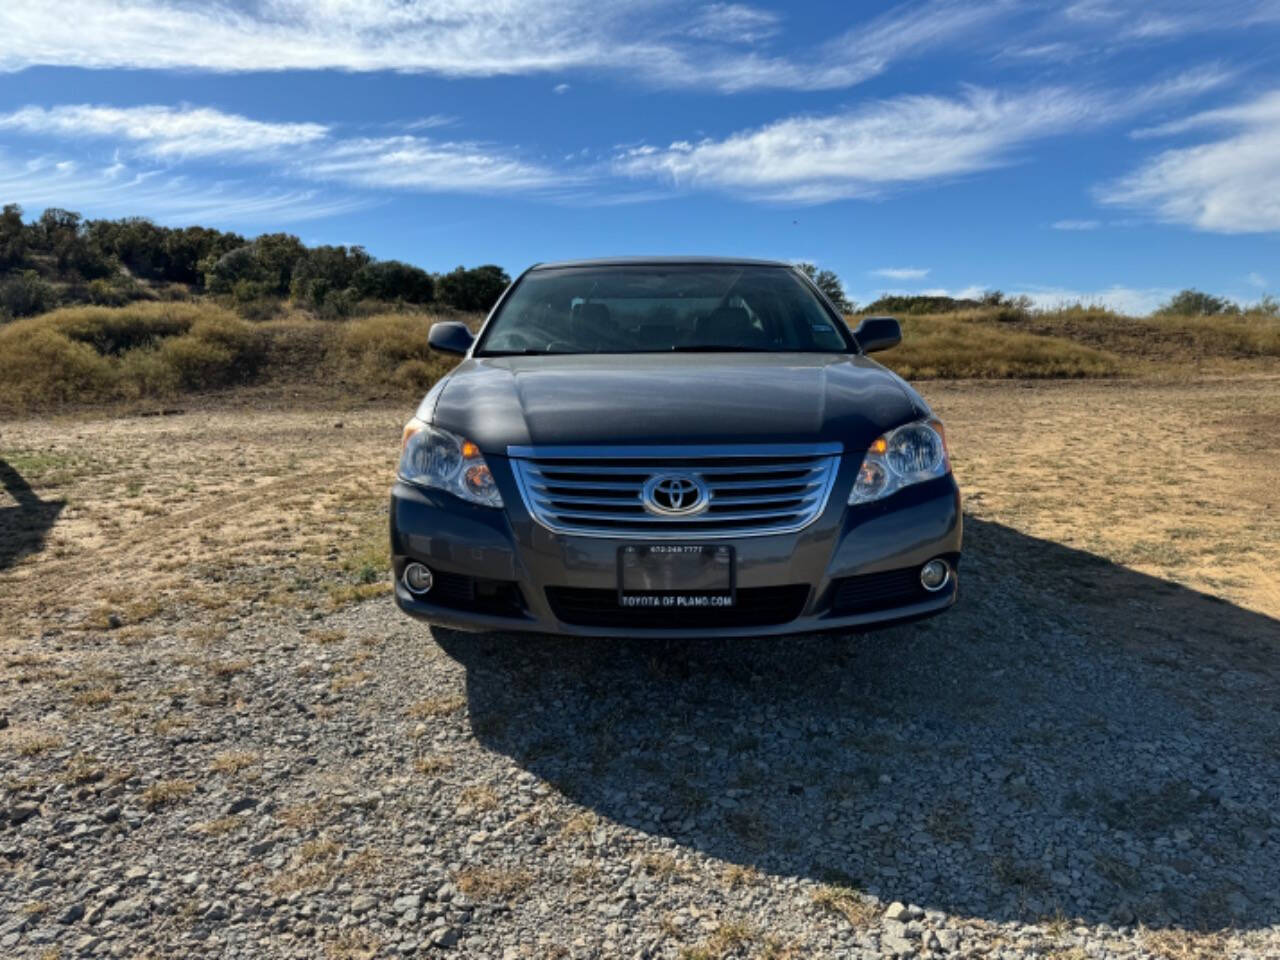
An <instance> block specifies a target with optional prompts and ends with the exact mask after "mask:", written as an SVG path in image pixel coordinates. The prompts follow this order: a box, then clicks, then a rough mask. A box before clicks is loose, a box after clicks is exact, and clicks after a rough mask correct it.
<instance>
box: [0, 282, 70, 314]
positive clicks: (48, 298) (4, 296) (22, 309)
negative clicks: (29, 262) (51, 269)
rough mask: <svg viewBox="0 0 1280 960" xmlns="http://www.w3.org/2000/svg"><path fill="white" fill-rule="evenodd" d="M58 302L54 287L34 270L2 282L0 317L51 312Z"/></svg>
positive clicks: (0, 289)
mask: <svg viewBox="0 0 1280 960" xmlns="http://www.w3.org/2000/svg"><path fill="white" fill-rule="evenodd" d="M57 302H58V296H57V294H56V293H55V292H54V289H53V287H52V286H50V285H49V284H47V283H45V281H43V280H41V279H40V275H39V274H38V273H36V272H35V271H34V270H24V271H22V272H21V273H19V274H16V275H12V276H8V277H5V278H4V279H3V280H0V316H8V317H29V316H33V315H34V314H37V313H43V312H44V311H46V310H51V309H52V308H53V306H54V304H56V303H57Z"/></svg>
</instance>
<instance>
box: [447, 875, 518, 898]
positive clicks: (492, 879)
mask: <svg viewBox="0 0 1280 960" xmlns="http://www.w3.org/2000/svg"><path fill="white" fill-rule="evenodd" d="M456 882H457V884H458V889H459V890H461V891H462V892H463V893H465V894H466V895H467V896H469V897H474V898H475V899H477V900H513V899H515V898H516V897H517V896H519V895H520V894H521V893H523V892H524V891H525V890H527V889H528V888H529V887H530V886H531V885H532V884H533V874H531V873H530V872H529V871H527V870H512V869H506V868H501V867H468V868H466V869H463V870H461V871H459V873H458V876H457V878H456Z"/></svg>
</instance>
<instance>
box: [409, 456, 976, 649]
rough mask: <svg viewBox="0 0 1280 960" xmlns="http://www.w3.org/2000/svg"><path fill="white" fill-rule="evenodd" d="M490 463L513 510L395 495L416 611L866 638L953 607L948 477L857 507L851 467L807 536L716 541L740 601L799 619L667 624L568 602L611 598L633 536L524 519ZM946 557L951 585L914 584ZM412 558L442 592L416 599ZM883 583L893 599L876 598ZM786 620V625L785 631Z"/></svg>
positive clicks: (640, 630)
mask: <svg viewBox="0 0 1280 960" xmlns="http://www.w3.org/2000/svg"><path fill="white" fill-rule="evenodd" d="M495 461H496V462H495ZM490 467H491V469H493V471H494V476H495V479H496V480H497V481H498V485H499V489H500V490H501V493H502V495H503V500H504V502H505V503H506V507H505V509H502V510H495V509H492V508H487V507H479V506H473V505H471V504H469V503H466V502H464V501H462V500H459V499H457V498H456V497H453V496H451V495H449V494H445V493H441V492H438V491H433V490H424V489H422V488H420V487H416V486H412V485H410V484H406V483H403V482H398V483H397V484H396V485H395V487H394V488H393V490H392V493H391V554H392V566H393V570H394V576H395V598H396V603H397V605H398V606H399V607H400V609H401V610H403V611H404V612H405V613H407V614H410V615H411V616H414V617H418V618H420V619H423V620H426V621H428V622H430V623H434V624H439V625H441V626H448V627H453V628H456V629H460V630H483V631H501V632H510V631H528V632H535V633H553V634H566V635H573V636H591V637H673V636H680V637H741V636H782V635H787V634H794V633H809V632H820V631H857V630H861V629H867V628H871V627H879V626H886V625H888V624H891V623H899V622H902V621H906V620H915V619H919V618H922V617H928V616H932V615H934V614H937V613H941V612H942V611H944V610H946V609H947V608H948V607H950V606H951V605H952V604H953V603H955V601H956V596H957V590H958V576H957V573H956V572H955V571H956V568H957V565H958V561H959V557H960V545H961V526H962V519H961V511H960V494H959V490H958V489H957V487H956V484H955V481H954V479H953V478H952V477H951V476H950V475H948V476H946V477H942V478H939V479H937V480H932V481H929V482H928V483H923V484H918V485H916V486H913V487H908V488H906V489H905V490H902V491H900V492H899V493H897V494H895V495H893V496H892V497H889V498H887V499H886V500H883V501H881V502H879V503H874V504H866V505H863V506H857V507H849V506H846V505H845V501H846V500H847V498H848V492H849V485H850V484H851V483H852V477H851V474H852V470H853V469H856V465H854V467H849V466H848V465H847V464H846V465H845V466H844V467H842V468H841V472H840V476H839V477H838V479H837V481H836V484H835V486H834V488H833V490H832V495H831V498H830V500H829V501H828V503H827V507H826V509H825V511H824V512H823V514H822V515H821V516H820V517H819V518H818V520H817V521H815V522H814V523H813V524H811V525H810V526H808V527H806V528H805V529H804V530H801V531H799V532H797V533H791V534H777V535H767V536H747V537H740V538H734V539H730V540H727V541H718V542H727V543H731V544H732V545H733V546H734V548H735V551H736V557H737V587H738V591H739V596H740V598H742V597H751V596H759V597H766V596H771V595H772V594H770V588H772V589H773V590H774V592H777V590H778V588H780V587H782V586H784V585H786V586H789V587H790V588H791V589H790V591H789V593H788V596H789V597H791V598H793V599H794V610H792V609H791V608H787V609H785V610H783V609H782V608H781V607H773V608H770V609H771V610H773V611H774V615H773V616H771V617H768V618H765V619H766V620H768V621H769V622H757V623H751V622H745V621H744V618H746V619H748V620H749V615H748V613H747V611H746V610H745V608H744V609H742V610H739V611H737V612H736V613H731V612H725V614H724V615H723V616H719V615H716V614H708V612H707V611H699V614H698V615H697V616H691V617H685V616H683V615H682V614H680V613H679V612H675V611H667V612H665V614H664V616H663V617H662V618H661V622H657V621H655V618H654V617H652V616H651V617H648V618H644V617H639V618H637V617H619V616H617V613H616V611H615V612H614V615H613V616H608V615H603V616H601V617H599V618H596V619H593V618H592V617H591V616H590V615H588V616H585V617H584V616H583V615H582V609H583V608H582V607H581V606H580V605H577V606H575V605H567V604H566V602H565V601H564V599H563V598H564V596H565V594H574V595H576V596H582V595H586V596H589V597H596V598H605V597H606V596H607V594H606V591H610V592H611V591H615V590H616V587H617V552H618V548H619V547H620V546H622V545H624V544H626V543H628V542H634V540H628V539H625V538H603V537H582V536H571V535H563V534H556V533H552V532H551V531H549V530H547V529H546V528H544V527H542V526H540V525H539V524H537V523H535V522H534V521H533V519H532V518H531V517H530V516H529V514H528V513H527V511H526V510H525V508H524V504H523V502H522V501H521V499H520V495H519V493H518V491H517V490H516V489H515V486H514V481H513V480H512V478H511V474H510V468H509V467H508V465H507V463H505V462H503V458H491V459H490ZM690 542H695V543H696V542H698V538H697V537H696V536H694V537H691V538H690ZM935 557H944V558H946V559H947V560H948V561H949V562H950V564H951V566H952V569H953V575H952V577H951V579H950V581H949V582H948V583H947V585H946V586H945V587H944V588H943V589H942V590H940V591H938V592H937V593H931V594H930V593H925V592H924V591H922V590H916V591H915V592H912V591H910V590H907V589H903V586H904V584H906V585H908V586H909V581H910V577H911V572H912V571H918V569H919V568H920V566H921V565H923V564H924V563H925V562H927V561H928V560H931V559H933V558H935ZM412 561H417V562H420V563H424V564H426V565H427V566H428V567H430V568H431V569H432V571H433V572H434V573H436V574H437V582H438V583H439V584H440V586H439V587H433V589H432V590H431V591H430V592H428V594H426V595H425V596H423V597H416V596H414V595H413V594H411V593H409V591H408V590H407V589H405V587H404V584H403V583H402V582H401V579H400V577H401V574H402V572H403V570H404V567H405V565H406V564H408V563H410V562H412ZM895 571H896V572H897V573H894V572H895ZM899 574H901V575H905V577H906V579H905V580H904V579H903V576H899ZM851 578H857V579H856V580H854V579H851ZM881 584H883V589H884V590H885V591H887V592H884V593H882V594H877V591H878V590H881V589H882V588H881V586H880V585H881ZM477 585H478V586H477ZM565 588H569V589H565ZM850 588H852V589H850ZM750 591H754V592H750ZM851 597H854V598H855V601H854V602H850V598H851ZM878 597H879V599H881V600H883V602H881V603H877V602H876V601H877V598H878ZM788 602H790V601H788ZM740 606H741V604H740ZM779 610H782V612H778V611H779ZM792 613H794V615H792ZM779 617H782V618H784V619H782V620H781V622H777V621H778V619H779ZM573 621H577V622H573Z"/></svg>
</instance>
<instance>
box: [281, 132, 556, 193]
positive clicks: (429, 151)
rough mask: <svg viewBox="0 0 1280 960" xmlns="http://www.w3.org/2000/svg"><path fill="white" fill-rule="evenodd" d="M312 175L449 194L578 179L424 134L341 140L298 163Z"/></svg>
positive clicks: (301, 170)
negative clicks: (429, 137)
mask: <svg viewBox="0 0 1280 960" xmlns="http://www.w3.org/2000/svg"><path fill="white" fill-rule="evenodd" d="M296 169H297V170H298V172H299V173H301V174H302V175H303V176H305V177H307V178H309V179H313V180H330V181H340V182H343V183H348V184H353V185H356V186H361V187H372V188H376V189H408V190H422V191H427V192H447V193H507V192H513V191H529V190H546V189H550V188H556V189H563V188H565V187H567V186H569V185H570V184H571V183H572V182H573V178H572V177H570V176H568V175H566V174H563V173H560V172H558V171H556V170H553V169H551V168H549V167H543V166H540V165H538V164H534V163H529V162H526V161H524V160H521V159H519V158H517V157H515V156H512V155H509V154H506V153H504V152H502V151H500V150H497V149H495V148H492V147H488V146H485V145H483V144H476V143H450V142H437V141H432V140H427V139H425V138H422V137H412V136H402V137H382V138H364V139H352V140H337V141H333V142H332V143H330V144H327V145H325V147H324V148H323V149H322V150H317V151H314V152H313V153H312V154H311V155H309V156H307V157H306V158H305V159H302V160H300V161H299V162H298V164H297V166H296Z"/></svg>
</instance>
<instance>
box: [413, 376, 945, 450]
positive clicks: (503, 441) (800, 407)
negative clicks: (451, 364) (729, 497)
mask: <svg viewBox="0 0 1280 960" xmlns="http://www.w3.org/2000/svg"><path fill="white" fill-rule="evenodd" d="M927 413H928V408H927V407H926V406H925V405H924V403H923V401H922V400H920V398H919V396H918V395H917V394H916V393H915V391H913V390H911V388H910V387H908V386H907V385H906V384H905V383H904V382H903V381H902V380H901V379H900V378H898V377H897V376H895V375H894V374H892V373H890V372H889V371H888V370H886V369H884V368H883V367H882V366H880V365H879V364H877V363H876V362H875V361H873V360H869V359H867V358H866V357H863V356H856V355H849V354H813V353H797V354H776V353H775V354H752V353H743V354H669V355H668V354H662V355H655V354H637V355H616V354H613V355H608V356H604V355H591V354H579V355H573V356H542V357H491V358H478V359H469V360H466V361H464V362H463V363H462V364H460V365H459V366H458V367H457V368H456V369H455V370H454V371H453V372H452V373H451V374H450V375H449V376H448V378H447V380H446V381H445V382H444V383H442V384H441V385H440V388H439V389H438V390H433V391H432V393H431V394H429V395H428V397H427V399H426V400H425V401H424V402H423V409H421V411H420V414H419V415H420V416H423V417H424V418H430V420H431V421H432V422H434V423H436V424H437V425H439V426H441V427H444V428H445V429H446V430H452V431H453V432H455V433H458V434H460V435H462V436H464V437H467V438H468V439H470V440H473V441H475V442H476V443H477V444H479V446H480V449H481V450H483V451H484V452H485V453H496V454H505V453H506V452H507V447H508V446H510V445H518V446H527V445H533V446H547V445H571V444H578V445H583V444H625V443H641V444H674V443H683V444H688V443H733V442H744V443H797V442H806V441H818V440H822V441H831V440H834V441H839V442H841V443H843V444H844V445H845V448H846V449H848V450H865V449H866V448H867V447H868V446H869V445H870V444H871V441H873V440H874V439H875V438H876V437H877V436H879V435H880V434H881V433H883V432H884V431H886V430H888V429H891V428H892V427H895V426H898V425H899V424H902V423H905V422H907V421H908V420H911V419H914V418H917V417H921V416H924V415H927Z"/></svg>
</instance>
